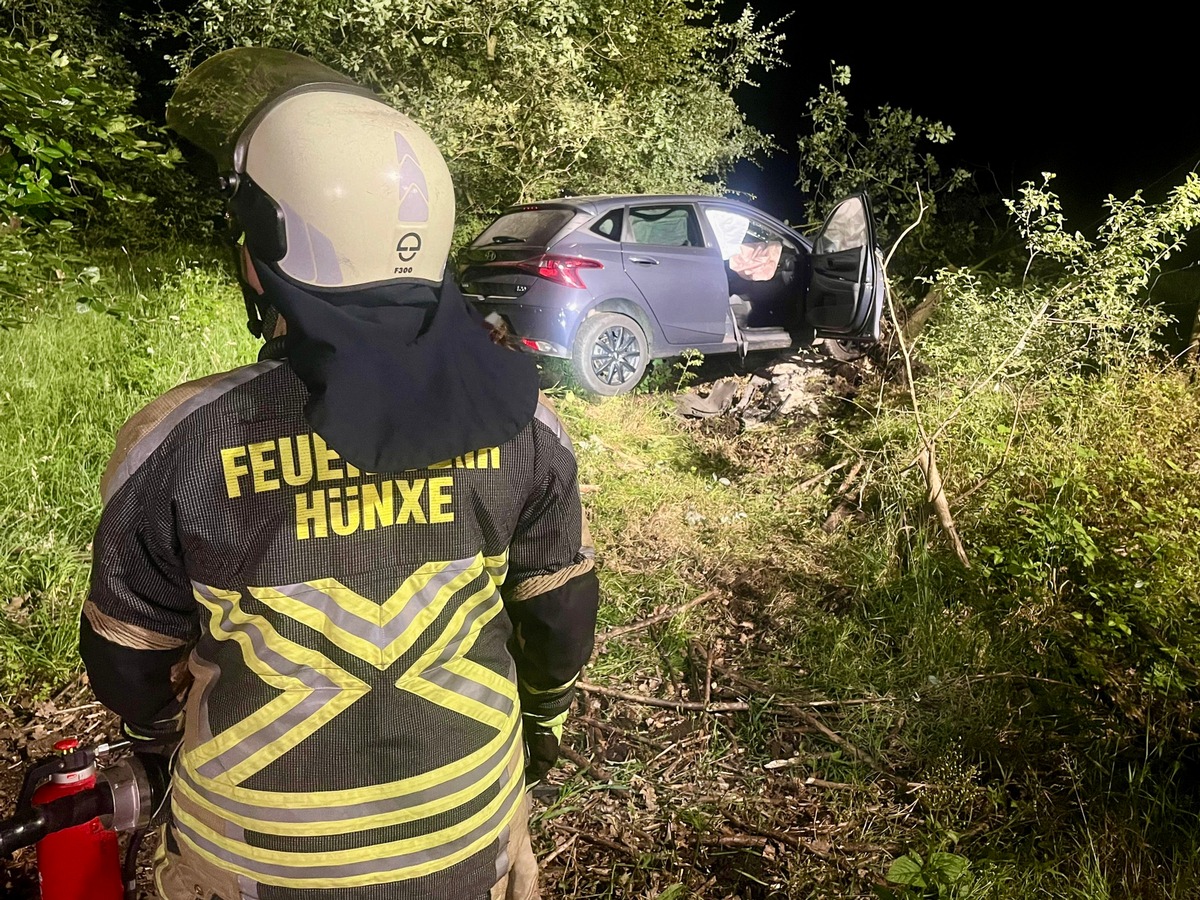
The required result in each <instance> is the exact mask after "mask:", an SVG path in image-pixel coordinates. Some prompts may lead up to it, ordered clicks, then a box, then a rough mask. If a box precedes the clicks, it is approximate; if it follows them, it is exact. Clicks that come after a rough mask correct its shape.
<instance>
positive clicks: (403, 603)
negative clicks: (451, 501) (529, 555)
mask: <svg viewBox="0 0 1200 900" xmlns="http://www.w3.org/2000/svg"><path fill="white" fill-rule="evenodd" d="M506 571H507V556H506V555H504V556H499V557H486V558H485V557H484V556H482V554H480V555H477V556H475V557H474V558H472V559H466V560H455V561H451V562H440V563H430V564H427V565H425V566H422V567H421V569H419V570H418V571H416V572H414V573H413V574H412V575H411V576H409V577H408V578H407V579H406V580H405V582H404V583H403V584H402V585H401V586H400V587H399V588H398V589H397V590H396V591H395V593H393V594H392V596H391V597H389V598H388V600H387V601H385V602H384V603H382V604H378V603H375V602H373V601H371V600H369V599H368V598H365V597H362V596H361V595H359V594H357V593H356V592H354V591H352V590H351V589H349V588H347V587H345V586H344V585H342V584H340V583H339V582H337V581H335V580H333V579H323V580H321V581H316V582H310V583H308V584H296V585H284V586H281V587H248V588H246V589H245V593H246V594H248V595H250V596H253V597H254V598H256V599H257V600H258V601H260V602H261V603H262V604H263V605H264V606H266V607H268V609H269V610H270V611H271V612H270V613H268V614H267V615H271V614H275V615H277V616H280V617H287V618H288V619H293V620H296V621H299V622H302V623H303V624H304V625H306V626H308V628H310V629H312V630H314V631H316V632H319V633H320V634H321V635H323V636H324V637H325V638H327V639H328V640H329V641H330V642H332V643H333V644H335V645H336V646H338V647H339V648H341V649H343V650H345V651H347V652H350V653H352V654H354V655H355V656H356V657H358V658H361V659H363V660H365V661H366V662H368V663H369V664H370V665H372V666H373V667H375V668H376V669H378V670H380V671H386V669H387V668H388V667H389V666H390V665H392V664H394V663H395V662H396V661H397V660H399V659H400V658H401V657H402V656H403V655H404V654H405V653H406V652H407V651H409V650H412V649H413V648H414V647H416V646H417V645H418V644H420V645H421V646H424V644H425V643H428V642H429V641H430V639H432V642H431V643H429V646H428V648H427V649H424V650H423V651H421V652H420V653H419V656H418V657H417V658H416V659H415V660H414V661H412V662H411V663H407V661H406V665H405V668H404V670H403V674H401V675H400V676H399V678H397V680H396V681H395V682H394V683H395V686H396V687H397V688H398V689H400V690H402V691H405V692H408V693H411V694H415V695H418V696H421V697H423V698H425V699H426V700H429V701H432V702H434V703H437V704H439V705H441V706H444V707H445V708H446V709H448V710H450V711H452V712H454V713H456V714H458V715H462V716H467V717H470V718H472V719H475V720H476V721H479V722H482V723H484V724H487V725H489V726H491V727H492V728H494V729H495V736H494V737H493V738H492V739H491V740H489V741H488V742H487V744H486V745H484V746H482V747H480V748H478V749H477V750H476V751H475V752H473V753H471V754H469V755H468V756H466V757H464V758H462V759H459V760H455V761H452V762H450V763H448V764H447V765H445V766H442V767H440V768H438V769H435V770H433V771H429V772H425V773H422V774H421V775H417V776H413V777H409V778H405V779H400V780H397V781H393V782H389V783H385V784H378V785H367V786H364V787H359V788H353V789H349V790H342V791H324V792H322V791H318V792H305V793H300V792H297V793H290V792H286V791H280V792H276V791H263V790H253V789H249V788H246V787H245V786H244V784H245V781H246V779H248V778H249V777H250V776H252V775H253V774H254V773H255V772H257V771H259V770H261V769H262V768H264V767H265V766H267V765H269V764H270V763H271V762H273V761H274V760H276V759H278V758H279V757H280V756H282V755H283V753H285V752H287V750H289V749H291V748H292V747H294V746H295V745H296V744H298V743H299V742H300V741H302V740H303V739H304V738H306V737H308V736H309V735H311V734H312V733H313V732H314V731H316V730H317V729H318V728H320V727H321V726H322V725H324V724H327V723H328V722H329V721H330V720H332V719H333V718H334V717H335V716H336V715H338V714H339V713H340V712H342V711H343V710H345V709H346V708H347V707H349V706H350V705H351V704H353V703H354V702H355V700H357V699H358V698H359V697H361V696H363V694H364V693H366V692H367V691H368V690H370V686H369V685H367V684H366V683H365V682H363V681H361V680H359V679H358V678H356V677H355V676H353V675H352V674H350V673H349V672H346V671H345V670H343V669H342V668H340V667H339V666H337V665H336V664H335V663H333V662H332V661H331V660H330V659H329V658H328V657H327V656H325V655H324V654H322V653H320V652H319V651H317V650H315V649H312V648H309V647H304V646H301V645H299V644H296V643H295V642H294V641H291V640H288V639H287V638H284V637H283V636H282V635H281V634H280V633H279V631H277V630H276V628H275V627H274V626H273V625H272V621H277V620H276V619H275V618H274V616H272V619H271V620H268V619H267V618H265V617H264V616H263V615H255V614H252V613H248V612H247V611H246V610H245V609H244V608H243V603H244V602H245V601H244V595H243V594H242V593H240V592H237V591H228V590H222V589H218V588H212V587H208V586H205V585H200V584H196V585H194V586H193V587H194V592H195V595H196V597H197V599H198V600H199V601H200V602H201V603H202V604H204V606H205V607H207V609H208V610H209V612H210V617H209V630H210V632H211V634H212V636H213V637H214V638H216V639H217V640H221V641H234V642H236V643H237V644H238V646H239V649H240V650H241V654H242V659H243V660H244V662H245V664H246V666H247V668H248V669H249V670H250V671H252V672H253V673H254V674H255V675H257V676H258V677H259V678H261V679H262V680H263V681H264V682H265V683H266V684H268V685H270V686H272V687H274V688H277V689H281V690H282V691H283V693H282V694H281V695H279V696H277V697H275V698H274V699H272V700H271V701H269V702H267V703H265V704H264V706H263V707H262V708H261V709H259V710H257V711H256V712H254V713H253V714H251V715H249V716H247V717H246V718H245V719H243V720H241V721H240V722H238V723H237V724H236V725H234V726H232V727H230V728H228V729H226V730H225V731H222V732H221V733H219V734H217V735H215V736H214V735H212V734H211V733H210V732H209V731H208V729H207V728H206V727H205V725H206V720H207V719H208V716H207V709H206V704H205V702H204V701H205V699H206V698H207V696H208V694H209V693H210V691H209V690H205V691H203V693H202V694H201V697H200V700H199V702H200V709H199V710H198V712H199V715H198V716H197V718H198V719H199V720H200V721H198V722H195V723H194V724H193V730H192V734H193V736H199V737H200V738H201V740H202V741H203V743H201V744H200V745H199V746H197V747H189V748H187V749H186V750H185V752H184V753H183V754H182V756H181V759H180V764H179V766H178V770H177V777H176V793H175V819H176V824H177V826H178V833H179V835H180V838H181V839H182V840H186V841H187V842H188V844H189V845H190V846H192V847H193V848H194V849H195V850H196V852H198V853H200V854H202V855H204V856H207V857H209V858H210V859H211V860H212V861H214V862H216V863H217V864H219V865H223V866H225V867H226V868H230V869H233V870H234V871H237V872H239V873H241V874H244V875H246V876H247V877H251V878H255V879H258V880H261V881H264V882H268V883H274V884H293V885H304V886H309V887H316V886H346V887H348V886H351V885H354V884H373V883H381V882H386V881H393V880H397V879H400V878H412V877H417V876H419V875H420V874H424V873H426V872H432V871H438V870H440V869H442V868H444V867H446V866H449V865H453V863H454V862H456V861H458V860H460V859H465V858H467V857H468V856H470V855H471V854H473V853H475V852H478V851H479V850H480V849H482V847H484V846H486V845H487V844H488V843H489V842H490V841H493V840H496V839H497V837H498V835H499V834H500V833H501V832H502V831H503V829H504V828H506V827H507V826H508V824H509V822H510V820H511V818H512V814H513V812H514V810H515V809H516V805H515V804H516V801H519V799H520V790H519V788H520V784H521V773H522V766H521V751H522V746H521V740H520V735H521V731H520V723H519V712H520V711H519V702H518V700H517V692H516V685H515V671H513V670H512V668H511V667H510V670H509V672H507V673H506V675H507V677H505V675H500V674H497V673H496V672H494V671H492V670H491V669H489V668H488V667H486V666H483V665H481V664H479V663H476V662H474V661H472V660H470V659H467V658H466V656H467V654H468V653H470V651H471V649H472V648H473V647H474V646H475V644H476V642H477V640H478V639H479V636H480V634H481V633H482V632H483V630H484V629H485V627H486V626H487V625H488V623H489V622H491V621H492V620H493V619H495V618H496V617H497V616H499V615H501V614H502V613H503V611H504V605H503V600H502V598H501V596H500V592H499V585H500V584H501V583H502V582H503V580H504V577H505V574H506ZM280 628H281V629H282V628H283V626H282V625H280ZM433 629H436V630H433ZM285 630H286V629H285ZM288 633H291V632H288ZM197 662H202V660H199V659H197V660H194V664H195V663H197ZM201 668H203V667H201ZM204 674H205V675H206V676H208V678H207V679H206V680H215V679H219V678H220V677H221V673H220V670H218V669H216V668H215V666H212V665H209V666H208V667H207V669H206V670H205V671H204ZM211 686H212V685H211V684H210V683H206V684H205V687H206V688H211ZM514 785H515V787H513V786H514ZM510 788H511V789H510ZM485 797H488V798H490V799H489V801H488V802H487V804H486V805H485V806H484V807H483V808H482V809H480V808H479V804H480V802H481V801H482V800H483V799H484V798H485ZM510 798H514V799H512V802H510ZM459 808H464V809H467V808H469V809H470V810H471V814H470V815H465V816H464V817H463V818H462V819H459V820H457V821H454V819H455V817H454V816H453V815H452V814H453V812H454V811H455V810H456V809H459ZM443 814H451V815H450V816H449V818H450V820H451V821H452V824H451V825H448V826H446V827H443V828H440V829H439V830H437V831H432V832H429V833H426V834H418V835H415V836H412V837H409V838H405V839H403V840H399V841H393V842H390V843H388V844H384V845H378V846H375V845H373V846H370V847H361V848H354V849H352V850H346V851H341V852H335V853H333V854H330V853H321V854H309V853H306V852H297V851H290V850H267V849H263V848H260V847H253V846H251V844H250V843H247V842H246V841H245V839H244V838H243V834H244V832H246V831H249V832H255V833H263V834H275V835H280V836H295V837H310V836H316V835H337V834H350V833H354V832H360V831H365V830H369V829H375V828H384V827H389V826H395V825H402V824H406V823H413V822H419V821H421V820H424V819H429V818H430V817H434V816H440V815H441V816H443V818H441V819H440V821H441V822H445V821H446V818H445V817H444V815H443ZM214 817H215V818H214ZM217 822H223V823H228V825H227V827H228V829H229V830H226V829H224V828H220V827H216V826H215V823H217ZM285 846H286V845H285ZM318 856H319V857H320V859H319V860H318V859H317V857H318ZM311 866H320V867H321V873H320V876H319V877H317V876H316V874H315V873H310V872H308V871H306V869H308V868H309V867H311ZM335 870H336V871H335ZM330 879H332V880H330ZM318 881H319V882H320V884H317V883H316V882H318Z"/></svg>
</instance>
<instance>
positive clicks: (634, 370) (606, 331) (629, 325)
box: [572, 313, 650, 397]
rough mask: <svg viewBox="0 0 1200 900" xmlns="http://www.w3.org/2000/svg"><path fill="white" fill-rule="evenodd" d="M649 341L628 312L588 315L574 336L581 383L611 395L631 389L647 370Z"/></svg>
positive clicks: (594, 390) (604, 394)
mask: <svg viewBox="0 0 1200 900" xmlns="http://www.w3.org/2000/svg"><path fill="white" fill-rule="evenodd" d="M649 361H650V345H649V343H648V342H647V341H646V333H645V332H644V331H642V328H641V326H640V325H638V323H637V322H636V321H634V320H633V319H631V318H630V317H629V316H624V315H620V314H618V313H598V314H596V315H593V316H589V317H588V318H587V319H585V320H584V322H583V324H582V325H581V326H580V327H579V332H578V334H577V335H576V337H575V352H574V355H573V358H572V364H573V367H574V369H575V375H576V379H577V380H578V382H579V383H580V385H581V386H582V387H583V388H585V389H586V390H588V391H590V392H591V393H593V394H600V395H602V396H609V397H611V396H613V395H615V394H623V393H625V392H626V391H629V390H632V389H633V387H634V386H635V385H636V384H637V383H638V382H639V381H641V380H642V376H643V375H645V374H646V365H647V363H648V362H649Z"/></svg>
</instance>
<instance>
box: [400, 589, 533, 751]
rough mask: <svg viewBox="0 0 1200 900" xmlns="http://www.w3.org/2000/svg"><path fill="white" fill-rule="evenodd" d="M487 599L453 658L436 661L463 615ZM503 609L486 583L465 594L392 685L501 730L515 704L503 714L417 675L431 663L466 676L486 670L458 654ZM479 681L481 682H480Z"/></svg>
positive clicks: (464, 619)
mask: <svg viewBox="0 0 1200 900" xmlns="http://www.w3.org/2000/svg"><path fill="white" fill-rule="evenodd" d="M489 600H490V601H492V605H491V607H490V608H489V609H487V610H485V611H484V612H482V613H480V615H479V617H478V618H477V619H476V620H475V621H474V622H473V623H472V625H471V630H470V632H468V634H467V635H466V636H465V637H464V638H463V640H462V641H461V643H460V645H459V646H458V648H457V649H456V651H455V655H454V657H453V658H452V659H450V660H449V661H447V662H444V663H439V662H438V660H439V657H440V656H441V655H442V653H443V652H444V651H445V650H446V648H447V647H448V646H449V644H450V642H451V641H452V640H454V638H455V637H456V636H457V635H458V632H459V630H460V629H461V628H462V625H463V623H464V622H465V621H466V619H467V617H468V616H469V615H470V614H471V613H472V612H473V611H474V610H475V609H476V607H479V606H481V605H482V604H484V603H486V602H487V601H489ZM503 609H504V605H503V603H502V602H501V600H500V595H499V593H498V592H497V591H496V588H495V587H494V586H492V585H488V586H486V587H484V588H482V589H480V590H478V591H476V592H475V593H474V594H472V595H471V596H470V597H468V598H467V599H466V600H465V601H464V602H463V604H462V605H461V606H460V607H459V608H458V609H456V610H455V611H454V615H453V616H451V617H450V621H449V622H447V623H446V627H445V628H444V629H442V633H441V634H440V635H438V638H437V640H436V641H434V643H433V644H432V646H430V647H429V649H428V650H426V651H425V652H424V653H423V654H422V655H421V656H420V658H419V659H417V660H416V662H414V663H413V664H412V665H411V666H409V668H408V670H407V671H406V672H405V673H404V674H403V675H401V676H400V677H399V678H398V679H397V680H396V687H398V688H400V689H401V690H405V691H408V692H409V693H412V694H417V695H418V696H421V697H424V698H425V699H426V700H429V701H430V702H432V703H436V704H438V705H439V706H444V707H445V708H447V709H449V710H453V711H454V712H457V713H461V714H462V715H464V716H469V717H470V718H472V719H475V720H476V721H478V722H482V723H483V724H484V725H490V726H491V727H493V728H496V729H499V730H504V729H505V725H506V723H507V722H508V721H509V720H510V719H511V718H513V717H514V715H515V711H516V704H515V703H514V707H513V709H514V712H513V714H506V713H503V712H501V711H500V710H497V709H493V708H492V707H490V706H488V705H487V704H484V703H480V702H479V701H478V700H475V699H474V698H471V697H466V696H463V695H462V694H460V693H457V692H455V691H453V690H450V689H448V688H445V687H442V686H441V685H438V684H434V683H433V682H431V681H428V680H426V679H424V678H422V677H421V675H422V674H423V673H424V672H427V671H428V670H429V669H430V668H431V667H433V666H435V665H440V666H441V667H442V668H443V669H445V670H446V671H449V672H452V673H453V674H455V675H459V676H460V677H469V676H467V675H466V674H465V673H466V672H474V671H475V669H480V670H484V671H487V670H485V669H484V668H483V667H482V666H475V667H474V668H472V667H471V666H467V665H463V663H466V662H469V661H468V660H464V659H462V655H463V654H465V653H467V652H468V651H469V650H470V649H471V648H472V647H473V646H474V645H475V641H476V640H477V639H478V637H479V633H480V632H481V631H482V630H483V627H484V626H485V625H487V623H488V622H490V621H491V620H492V619H494V618H495V617H496V616H497V615H499V614H500V612H501V611H502V610H503ZM489 674H491V675H492V676H493V677H498V676H495V673H490V672H489ZM502 680H503V681H504V683H505V685H507V690H502V693H503V694H504V695H505V696H510V698H511V691H512V685H511V683H510V682H509V681H508V680H507V679H502ZM480 683H483V682H482V681H481V682H480Z"/></svg>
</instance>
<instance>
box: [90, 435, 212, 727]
mask: <svg viewBox="0 0 1200 900" xmlns="http://www.w3.org/2000/svg"><path fill="white" fill-rule="evenodd" d="M131 424H132V423H131ZM129 428H130V426H129V425H127V426H126V428H125V429H123V430H122V435H125V434H126V433H127V431H128V429H129ZM124 444H125V442H123V441H122V440H121V439H120V438H119V439H118V451H117V453H116V454H114V460H113V462H110V464H109V468H108V471H107V472H106V476H105V484H104V487H103V488H102V495H103V496H104V498H105V503H104V508H103V511H102V512H101V515H100V524H99V526H98V528H97V530H96V536H95V539H94V540H93V542H92V574H91V584H90V587H89V590H88V596H87V599H86V601H85V602H84V605H83V613H82V615H81V617H80V622H79V652H80V655H81V657H82V658H83V663H84V666H85V667H86V669H87V673H88V678H89V681H90V682H91V686H92V690H93V692H94V693H95V695H96V698H97V699H98V700H99V701H100V702H101V703H103V704H104V705H105V706H107V707H108V708H109V709H111V710H112V711H113V712H115V713H117V715H119V716H121V718H122V719H123V720H124V723H125V728H126V731H127V732H128V733H129V734H130V736H132V737H165V736H167V735H169V734H171V733H173V732H175V731H178V730H179V727H180V722H181V715H180V710H181V708H182V703H183V698H184V696H185V694H186V682H185V679H186V676H185V665H186V659H187V654H188V651H189V649H190V645H191V644H192V643H193V641H194V639H195V636H196V629H197V627H198V617H197V604H196V601H195V600H194V599H193V597H192V592H191V586H190V583H189V581H188V579H187V576H186V574H185V571H184V566H183V560H182V556H181V554H180V551H179V548H178V545H177V541H176V539H175V536H174V506H173V502H172V498H171V497H170V496H169V491H167V490H165V489H164V488H163V486H162V481H161V479H159V478H156V475H155V472H156V470H158V469H159V460H158V459H157V458H156V453H155V450H149V453H148V454H147V451H148V448H147V447H146V446H145V443H144V442H141V443H140V444H139V445H136V446H133V447H126V446H124ZM147 455H148V458H147V459H146V460H145V461H144V462H142V463H141V464H140V465H138V466H137V467H136V469H133V470H132V471H130V469H131V466H130V465H128V464H127V460H128V459H133V460H138V459H141V458H142V457H143V456H147ZM118 457H121V458H120V459H118ZM114 472H117V473H118V475H117V477H116V478H115V479H114V477H113V473H114ZM114 482H116V484H115V485H114Z"/></svg>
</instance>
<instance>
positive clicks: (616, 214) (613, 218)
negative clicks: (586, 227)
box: [591, 209, 621, 241]
mask: <svg viewBox="0 0 1200 900" xmlns="http://www.w3.org/2000/svg"><path fill="white" fill-rule="evenodd" d="M591 231H593V232H594V233H596V234H598V235H600V237H606V238H608V239H609V240H610V241H619V240H621V210H619V209H614V210H613V211H612V212H610V213H609V214H608V215H606V216H605V217H604V218H602V219H601V220H600V221H598V222H597V223H596V224H595V225H593V226H592V227H591Z"/></svg>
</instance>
